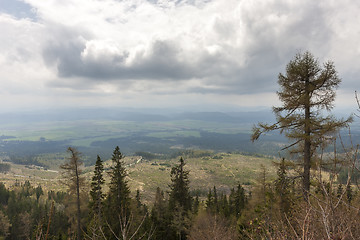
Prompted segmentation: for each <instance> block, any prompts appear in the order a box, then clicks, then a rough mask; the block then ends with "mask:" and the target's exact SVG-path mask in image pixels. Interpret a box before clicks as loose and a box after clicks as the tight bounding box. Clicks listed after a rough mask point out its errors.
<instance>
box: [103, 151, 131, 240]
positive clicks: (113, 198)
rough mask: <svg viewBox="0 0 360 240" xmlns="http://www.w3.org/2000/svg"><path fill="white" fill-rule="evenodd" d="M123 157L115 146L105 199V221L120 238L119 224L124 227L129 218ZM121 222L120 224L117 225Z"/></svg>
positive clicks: (127, 188)
mask: <svg viewBox="0 0 360 240" xmlns="http://www.w3.org/2000/svg"><path fill="white" fill-rule="evenodd" d="M122 159H123V155H122V153H121V152H120V148H119V147H118V146H117V147H116V148H115V150H114V152H113V154H112V158H111V160H112V163H113V166H112V167H111V170H110V172H109V175H110V184H109V188H110V190H109V194H108V197H107V214H106V215H107V219H108V222H109V225H110V227H111V229H112V231H114V233H115V234H116V235H117V236H121V235H122V234H121V229H120V224H123V225H126V222H127V221H128V220H129V216H130V189H129V186H128V184H127V181H126V176H127V173H126V169H125V167H124V162H123V160H122ZM119 222H121V223H119Z"/></svg>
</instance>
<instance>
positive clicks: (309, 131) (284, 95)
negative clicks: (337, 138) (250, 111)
mask: <svg viewBox="0 0 360 240" xmlns="http://www.w3.org/2000/svg"><path fill="white" fill-rule="evenodd" d="M340 82H341V80H340V78H339V77H338V74H337V72H336V70H335V67H334V64H333V63H332V62H326V63H325V64H324V65H323V66H322V67H321V66H320V64H319V62H318V60H316V59H315V58H314V56H313V55H312V54H311V53H309V52H305V53H303V54H300V53H299V54H297V55H296V56H295V58H294V59H293V60H291V61H290V62H289V64H288V65H287V67H286V73H285V74H281V73H280V74H279V78H278V83H279V85H280V88H281V89H280V91H278V92H277V94H278V96H279V99H280V100H281V101H282V103H283V105H282V106H281V107H274V108H273V112H274V113H275V116H276V119H277V122H276V123H274V124H271V125H269V124H265V123H259V124H258V126H254V128H253V135H252V140H253V141H254V140H256V139H258V138H259V136H260V135H261V134H262V133H264V132H268V131H272V130H280V132H281V133H285V136H286V137H288V138H289V139H290V140H293V143H292V144H290V145H289V146H288V147H286V148H284V149H287V148H290V147H293V146H298V148H292V152H293V153H297V154H300V155H301V156H302V165H303V173H302V179H303V194H304V198H305V200H307V199H308V194H309V190H310V167H311V160H312V158H313V155H314V153H315V151H316V149H317V148H318V147H319V146H320V145H321V144H323V143H324V142H325V140H324V138H325V137H326V136H327V135H330V134H333V133H334V132H336V131H337V130H339V128H341V127H343V126H345V125H346V123H347V122H348V121H350V120H351V119H350V118H349V119H348V120H336V119H335V118H334V117H332V116H331V115H329V116H322V114H321V113H322V112H321V110H324V109H325V110H327V111H330V110H331V109H332V108H333V102H334V100H335V89H336V88H338V86H339V84H340Z"/></svg>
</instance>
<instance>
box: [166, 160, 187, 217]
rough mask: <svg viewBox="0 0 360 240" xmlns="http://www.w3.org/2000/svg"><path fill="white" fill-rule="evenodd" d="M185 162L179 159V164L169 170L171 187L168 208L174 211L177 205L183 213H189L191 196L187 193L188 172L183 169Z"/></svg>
mask: <svg viewBox="0 0 360 240" xmlns="http://www.w3.org/2000/svg"><path fill="white" fill-rule="evenodd" d="M184 166H185V162H184V159H183V158H180V164H179V165H178V166H175V167H173V168H172V169H171V182H172V183H171V185H170V189H171V191H170V198H169V207H170V209H174V208H175V205H176V204H177V205H179V207H181V208H182V209H183V210H184V211H185V212H187V211H191V196H190V191H189V183H190V182H189V171H187V170H185V169H184Z"/></svg>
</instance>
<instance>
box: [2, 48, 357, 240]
mask: <svg viewBox="0 0 360 240" xmlns="http://www.w3.org/2000/svg"><path fill="white" fill-rule="evenodd" d="M340 82H341V80H340V78H339V77H338V75H337V72H336V70H335V67H334V65H333V63H332V62H326V63H324V64H323V65H320V64H319V62H318V61H317V59H315V57H314V56H313V55H312V54H311V53H309V52H305V53H299V54H297V55H296V56H295V57H294V59H292V60H291V61H290V62H289V63H288V65H287V67H286V72H285V73H284V74H279V80H278V83H279V85H280V90H279V92H278V93H277V94H278V96H279V98H280V100H281V101H282V103H283V105H282V106H280V107H274V109H273V112H274V114H275V117H276V120H275V123H263V122H259V123H258V124H256V125H254V127H253V130H252V136H251V140H252V141H257V140H258V139H259V138H261V137H262V136H263V135H265V134H267V133H269V132H272V131H279V132H280V133H281V134H283V135H285V137H286V138H287V139H289V142H290V143H289V144H288V145H286V146H284V147H283V148H282V149H281V151H282V152H286V154H283V156H280V158H279V159H277V160H276V161H274V165H275V168H276V174H275V177H270V175H269V170H268V169H266V168H265V167H262V168H261V169H259V174H258V176H257V183H256V184H255V185H254V186H252V187H251V188H249V187H247V186H243V185H242V184H235V185H234V186H230V187H229V189H228V190H227V191H223V189H222V190H221V191H220V190H219V188H218V186H216V185H215V186H213V187H212V188H210V189H208V191H207V194H206V196H200V195H199V193H198V192H197V191H192V190H193V189H191V188H190V180H189V176H190V175H191V169H188V168H187V165H186V158H185V157H184V156H182V155H181V154H180V155H179V156H177V158H178V163H177V165H176V166H172V167H171V171H170V179H171V180H170V181H169V183H168V188H167V189H161V188H160V187H158V188H157V190H156V194H155V197H154V199H153V201H152V202H146V203H145V202H144V201H143V198H142V197H143V196H142V195H141V190H140V189H137V190H136V191H135V192H131V190H130V187H129V184H128V182H129V176H128V173H127V169H126V167H125V164H124V162H123V159H124V155H123V153H122V152H121V151H120V147H119V146H117V147H115V149H114V150H113V152H112V154H111V163H112V164H111V167H110V168H108V169H105V167H104V162H103V160H102V158H101V157H100V156H99V155H97V157H96V162H95V166H94V170H93V173H92V178H91V181H90V182H89V183H88V182H87V181H86V180H85V178H84V175H83V172H82V168H83V164H84V163H83V159H82V154H81V152H79V151H78V150H77V149H76V148H74V147H68V149H67V154H68V155H67V156H68V157H67V158H66V160H65V162H64V163H63V164H61V165H60V169H61V172H62V178H61V183H62V184H63V186H64V187H65V189H66V191H51V190H50V191H44V190H43V188H42V186H41V185H37V186H33V185H31V184H30V182H29V181H24V182H21V181H19V182H16V183H15V184H14V185H13V186H10V187H6V186H5V184H3V183H0V239H122V240H130V239H167V240H172V239H174V240H176V239H179V240H185V239H191V240H202V239H223V240H227V239H229V240H231V239H359V238H360V230H359V228H358V226H359V224H360V218H359V213H360V212H359V211H360V204H359V202H360V201H359V200H360V199H359V198H360V194H359V186H358V176H359V172H360V169H359V167H360V165H359V163H360V162H359V152H358V150H359V143H357V142H354V141H352V135H351V129H350V128H349V124H350V123H351V122H353V121H356V120H358V119H359V116H358V115H356V114H355V115H354V116H350V117H348V118H345V119H343V118H341V119H336V118H335V117H334V116H333V115H324V112H325V113H328V112H330V110H331V109H332V108H333V102H334V99H335V89H336V88H337V87H338V85H339V84H340ZM354 101H355V102H356V103H357V104H358V109H357V111H358V112H360V103H359V99H358V98H357V95H356V93H355V99H354ZM343 129H348V134H347V135H346V136H342V134H340V130H343ZM329 149H330V150H329ZM339 149H341V150H339ZM138 153H139V154H140V155H141V154H142V155H143V156H147V157H154V156H156V155H151V154H150V153H147V152H138ZM1 169H3V170H2V171H6V170H7V169H8V165H7V164H2V165H1ZM105 175H106V176H108V178H105ZM105 179H108V180H105Z"/></svg>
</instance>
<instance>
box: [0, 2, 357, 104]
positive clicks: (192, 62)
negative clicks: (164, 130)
mask: <svg viewBox="0 0 360 240" xmlns="http://www.w3.org/2000/svg"><path fill="white" fill-rule="evenodd" d="M359 12H360V1H357V0H343V1H335V0H334V1H333V0H327V1H313V0H304V1H296V0H268V1H263V0H188V1H187V0H147V1H146V0H123V1H120V0H118V1H115V0H76V1H75V0H62V1H56V0H47V1H39V0H23V1H16V0H0V31H1V33H2V34H1V35H2V37H1V38H0V78H1V80H0V81H1V82H0V84H1V87H0V101H1V102H3V103H6V106H3V109H11V108H31V107H60V106H69V105H73V106H128V107H171V106H175V107H176V106H182V105H184V106H188V105H192V104H196V105H197V106H204V108H205V106H221V105H222V104H232V105H237V106H248V107H251V106H271V105H273V104H275V105H276V104H278V102H277V97H276V94H275V92H276V90H277V89H278V86H277V83H276V82H277V75H278V73H279V72H284V69H285V66H286V64H287V63H288V62H289V60H291V59H292V58H293V56H294V55H295V54H296V53H297V52H299V51H306V50H309V51H311V52H312V53H313V54H314V55H315V56H316V57H318V58H319V61H320V62H323V61H326V60H332V61H334V62H335V66H336V68H337V70H338V72H339V75H340V77H341V78H342V79H343V83H342V85H341V87H340V91H339V92H338V93H339V94H338V96H339V97H338V105H340V106H346V105H348V106H349V104H350V105H351V104H354V105H355V102H354V97H353V94H354V93H353V91H354V90H356V89H358V90H360V84H359V79H358V76H359V75H360V74H359V73H360V71H359V66H360V29H359V26H360V15H359Z"/></svg>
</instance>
